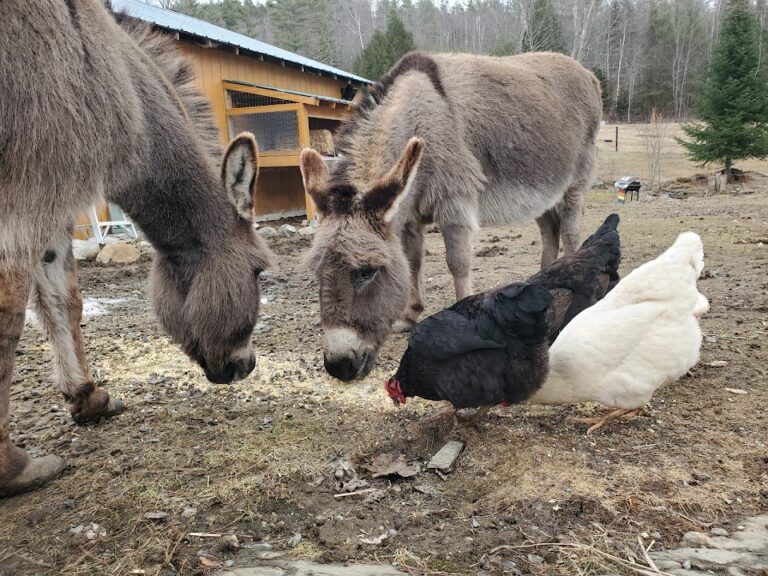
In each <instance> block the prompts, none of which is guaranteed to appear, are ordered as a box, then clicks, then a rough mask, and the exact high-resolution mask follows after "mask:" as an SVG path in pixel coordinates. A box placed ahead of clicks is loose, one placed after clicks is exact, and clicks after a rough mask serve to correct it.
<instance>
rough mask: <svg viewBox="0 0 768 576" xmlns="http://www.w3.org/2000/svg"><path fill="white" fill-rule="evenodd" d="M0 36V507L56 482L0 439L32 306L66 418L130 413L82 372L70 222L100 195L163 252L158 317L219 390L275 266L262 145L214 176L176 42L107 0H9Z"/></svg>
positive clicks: (237, 360) (245, 368) (53, 465)
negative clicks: (260, 181)
mask: <svg viewBox="0 0 768 576" xmlns="http://www.w3.org/2000/svg"><path fill="white" fill-rule="evenodd" d="M126 20H127V19H126ZM0 22H2V26H0V78H2V81H1V82H0V495H9V494H14V493H18V492H23V491H25V490H29V489H33V488H35V487H37V486H39V485H41V484H43V483H45V482H47V481H48V480H50V479H51V478H53V477H54V476H55V475H56V474H58V473H59V472H60V471H61V470H62V469H63V467H64V463H63V460H61V459H60V458H58V457H56V456H46V457H44V458H34V459H32V458H29V457H28V456H27V455H26V454H25V453H24V452H23V451H22V450H21V449H19V448H18V447H15V446H14V445H13V444H12V442H11V440H10V438H9V425H10V409H9V401H10V387H11V379H12V372H13V361H14V353H15V349H16V345H17V343H18V340H19V337H20V335H21V331H22V328H23V325H24V313H25V308H26V305H27V302H28V299H29V297H30V295H31V300H32V303H33V305H34V307H35V308H36V310H37V312H38V315H39V317H40V319H41V320H42V322H43V325H44V326H45V329H46V331H47V333H48V336H49V339H50V341H51V344H52V347H53V352H54V361H55V377H56V381H57V384H58V386H59V388H60V389H61V391H62V393H63V394H64V397H65V398H66V400H67V402H68V403H69V407H70V410H71V412H72V416H73V417H74V419H75V420H77V421H79V422H84V421H92V420H96V419H98V418H100V417H103V416H110V415H114V414H117V413H119V412H121V411H122V410H123V409H124V406H123V404H122V402H120V401H119V400H117V399H115V398H111V397H110V396H109V394H108V393H107V392H106V391H105V390H104V389H103V388H99V387H98V386H97V385H96V383H95V382H94V379H93V377H92V375H91V373H90V370H89V369H88V365H87V363H86V359H85V350H84V347H83V342H82V339H81V334H80V318H81V313H82V300H81V298H80V293H79V291H78V288H77V280H76V277H75V262H74V259H73V257H72V251H71V240H70V238H71V225H72V223H73V221H74V217H75V215H76V214H77V213H78V212H80V211H82V210H84V209H85V208H86V207H87V206H89V205H90V204H91V203H93V202H94V201H96V200H97V199H98V198H99V197H100V196H103V197H105V198H106V199H108V200H110V201H112V202H115V203H117V204H119V205H120V206H121V207H122V208H123V209H124V210H125V211H126V212H127V213H128V214H130V216H131V218H133V219H134V220H135V221H136V223H137V224H138V225H139V226H140V227H141V229H142V230H143V231H144V232H145V234H146V235H147V237H148V238H149V239H150V241H151V242H152V244H153V245H154V246H155V248H156V249H157V256H156V258H155V265H154V270H153V273H152V281H151V294H152V299H153V302H154V307H155V311H156V313H157V316H158V318H159V319H160V322H161V323H162V325H163V327H164V328H165V329H166V330H167V331H168V333H169V334H170V335H171V336H172V338H173V339H174V340H175V341H176V342H178V343H179V344H180V345H181V346H182V348H183V349H184V351H185V352H186V353H187V354H188V355H189V356H190V357H192V358H193V359H194V360H196V361H197V362H198V363H199V364H200V365H201V366H202V367H203V369H204V370H205V374H206V376H207V377H208V378H209V379H210V380H212V381H214V382H222V383H223V382H230V381H232V380H235V379H239V378H244V377H245V376H246V375H247V374H249V373H250V372H251V370H253V367H254V364H255V358H254V354H253V352H252V350H251V347H250V340H251V333H252V330H253V327H254V325H255V323H256V320H257V315H258V309H259V288H258V276H259V274H260V273H261V272H262V271H263V270H264V269H265V268H266V267H267V265H268V263H269V261H270V253H269V251H268V249H267V248H266V247H265V245H264V244H263V242H262V241H261V240H260V238H259V237H258V236H257V235H255V234H254V231H253V227H252V222H251V219H252V214H251V208H252V204H253V193H254V186H255V182H256V177H257V171H258V170H257V160H256V154H257V148H256V142H255V140H254V138H253V136H251V135H250V134H242V135H240V136H238V137H237V138H236V139H235V140H234V141H233V142H232V143H231V144H230V145H229V148H228V149H227V151H226V154H225V155H224V158H223V162H221V151H220V150H219V149H218V134H217V131H216V127H215V125H214V123H213V121H212V119H211V117H210V115H209V112H208V105H207V103H206V102H205V100H203V99H202V98H201V97H200V96H199V95H198V94H197V93H196V91H195V90H194V88H193V87H192V84H191V71H190V68H189V66H188V65H187V64H186V63H185V62H184V61H183V60H182V59H181V58H180V56H179V55H178V54H177V53H176V52H175V50H174V48H173V42H172V41H171V40H169V39H166V38H164V37H161V36H158V35H155V34H152V33H150V31H149V30H148V29H147V27H142V26H139V25H137V24H135V23H131V22H126V23H125V28H122V27H120V26H119V25H118V24H117V23H116V22H115V20H114V18H113V17H112V15H111V14H110V13H109V12H108V11H107V10H106V9H105V7H104V5H103V3H102V2H101V0H38V1H36V2H28V0H3V1H2V2H0ZM219 166H221V167H219Z"/></svg>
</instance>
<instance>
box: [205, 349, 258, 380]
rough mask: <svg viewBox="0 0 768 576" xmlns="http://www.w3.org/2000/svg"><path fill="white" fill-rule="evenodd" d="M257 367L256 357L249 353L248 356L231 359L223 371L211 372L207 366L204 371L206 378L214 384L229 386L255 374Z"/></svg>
mask: <svg viewBox="0 0 768 576" xmlns="http://www.w3.org/2000/svg"><path fill="white" fill-rule="evenodd" d="M255 367H256V356H255V355H254V354H253V352H250V351H249V352H248V354H247V355H238V356H235V357H233V358H232V359H230V360H229V361H228V362H227V363H226V365H225V366H224V368H223V369H221V370H211V369H209V368H207V367H206V366H203V370H204V371H205V377H206V378H208V380H210V381H211V382H213V383H214V384H229V383H230V382H235V381H237V380H242V379H243V378H245V377H246V376H248V374H250V373H251V372H253V369H254V368H255Z"/></svg>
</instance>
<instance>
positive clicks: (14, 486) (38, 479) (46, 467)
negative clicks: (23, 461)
mask: <svg viewBox="0 0 768 576" xmlns="http://www.w3.org/2000/svg"><path fill="white" fill-rule="evenodd" d="M66 467H67V463H66V462H65V461H64V459H63V458H59V457H58V456H54V455H53V454H49V455H48V456H43V457H41V458H30V459H29V461H28V462H27V465H26V466H25V467H24V469H23V470H22V471H21V473H20V474H19V475H18V476H16V477H15V478H12V479H11V480H9V481H8V482H5V483H3V484H0V497H2V496H14V495H16V494H22V493H24V492H30V491H32V490H37V489H38V488H40V487H41V486H44V485H45V484H47V483H48V482H50V481H51V480H53V479H54V478H56V476H58V475H59V474H61V473H62V471H63V470H64V468H66Z"/></svg>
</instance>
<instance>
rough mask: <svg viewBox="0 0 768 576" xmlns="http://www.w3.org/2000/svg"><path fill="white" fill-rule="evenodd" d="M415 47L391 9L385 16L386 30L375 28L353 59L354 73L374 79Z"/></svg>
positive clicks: (411, 36)
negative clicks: (386, 16)
mask: <svg viewBox="0 0 768 576" xmlns="http://www.w3.org/2000/svg"><path fill="white" fill-rule="evenodd" d="M415 49H416V44H415V43H414V41H413V34H411V33H410V32H409V31H408V30H407V29H406V27H405V24H403V21H402V20H401V19H400V17H399V16H398V15H397V12H395V11H394V10H391V11H390V13H389V17H388V18H387V30H386V32H381V31H380V30H376V31H375V32H374V33H373V36H372V37H371V39H370V41H369V42H368V44H367V45H366V47H365V48H364V49H363V51H362V52H361V53H360V56H358V58H357V60H356V61H355V66H354V69H355V73H357V74H359V75H360V76H363V77H364V78H370V79H372V80H375V79H377V78H379V77H381V75H382V74H384V73H385V72H386V71H387V70H389V69H390V68H391V67H392V66H393V65H394V64H395V62H397V61H398V60H399V59H400V58H401V57H402V56H403V55H404V54H407V53H408V52H411V51H412V50H415Z"/></svg>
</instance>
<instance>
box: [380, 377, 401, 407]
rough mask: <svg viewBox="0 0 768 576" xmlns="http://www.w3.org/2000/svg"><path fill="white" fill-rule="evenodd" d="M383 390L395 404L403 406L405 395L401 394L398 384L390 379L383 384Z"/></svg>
mask: <svg viewBox="0 0 768 576" xmlns="http://www.w3.org/2000/svg"><path fill="white" fill-rule="evenodd" d="M384 389H385V390H386V391H387V394H389V397H390V398H392V401H393V402H394V403H395V404H397V405H398V406H399V405H400V404H405V394H403V389H402V388H401V387H400V382H398V381H397V380H395V379H394V378H390V379H389V380H387V381H386V382H385V383H384Z"/></svg>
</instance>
